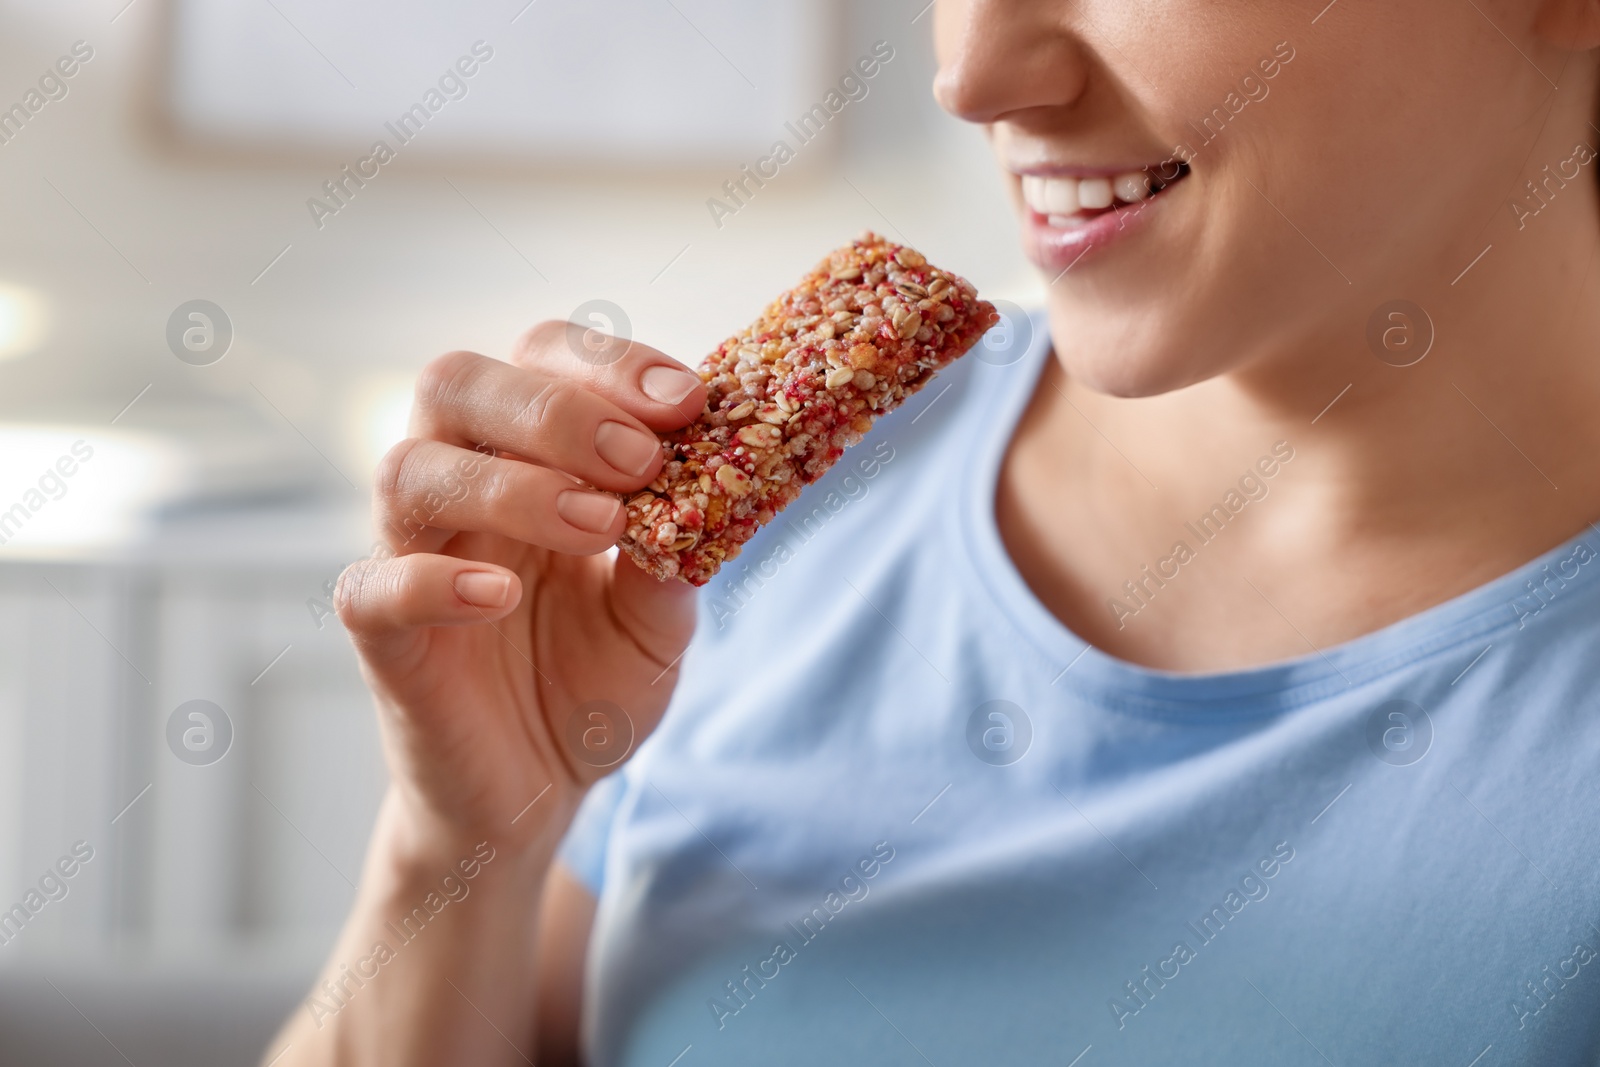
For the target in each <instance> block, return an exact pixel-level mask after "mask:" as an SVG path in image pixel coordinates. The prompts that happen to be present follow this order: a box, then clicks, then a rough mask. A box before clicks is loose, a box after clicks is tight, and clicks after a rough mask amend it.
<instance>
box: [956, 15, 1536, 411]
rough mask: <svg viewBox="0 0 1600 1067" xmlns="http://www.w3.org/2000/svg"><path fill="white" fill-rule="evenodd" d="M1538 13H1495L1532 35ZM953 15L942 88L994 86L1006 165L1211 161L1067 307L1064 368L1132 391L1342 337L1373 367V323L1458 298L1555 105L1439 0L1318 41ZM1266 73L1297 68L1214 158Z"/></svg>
mask: <svg viewBox="0 0 1600 1067" xmlns="http://www.w3.org/2000/svg"><path fill="white" fill-rule="evenodd" d="M1536 7H1537V5H1536V4H1535V3H1534V2H1533V0H1515V2H1513V3H1507V4H1502V5H1500V6H1499V8H1497V12H1498V14H1499V15H1500V16H1501V17H1502V18H1503V19H1504V20H1505V23H1506V24H1507V25H1511V26H1513V27H1515V26H1517V25H1527V24H1529V23H1531V22H1532V18H1533V11H1534V10H1535V9H1536ZM936 13H937V17H936V24H935V40H936V45H937V49H938V53H939V60H940V64H941V78H943V77H946V76H948V75H949V72H950V71H951V70H954V71H956V72H958V76H957V77H956V79H955V80H956V81H957V83H959V84H961V85H963V86H964V87H966V88H967V89H974V88H975V87H976V88H978V89H981V92H978V93H976V94H975V97H974V98H978V97H981V98H982V99H983V100H984V101H985V105H986V109H987V110H988V111H990V112H992V114H989V115H985V116H982V117H981V118H978V117H975V116H974V115H973V114H966V115H961V116H960V117H963V118H967V119H969V120H977V121H985V122H987V123H989V124H990V134H991V136H990V140H991V143H992V144H993V145H994V147H995V149H996V152H997V155H998V156H999V157H1000V159H1001V161H1002V165H1004V163H1005V162H1006V160H1007V158H1008V155H1010V154H1012V153H1013V152H1014V151H1015V150H1017V149H1019V148H1020V147H1021V146H1024V145H1027V146H1030V147H1032V148H1033V149H1034V150H1035V151H1036V152H1037V150H1038V146H1040V145H1043V146H1045V149H1046V151H1047V153H1048V155H1049V158H1051V159H1052V160H1059V161H1060V162H1063V163H1068V164H1070V163H1073V162H1077V163H1081V164H1084V165H1096V164H1110V163H1115V164H1125V163H1129V162H1136V161H1140V160H1143V161H1146V162H1147V163H1150V164H1155V163H1159V162H1160V161H1161V160H1163V159H1165V158H1167V157H1168V156H1169V155H1170V154H1171V153H1172V152H1173V149H1174V146H1176V145H1179V144H1186V145H1189V146H1192V147H1193V148H1194V151H1195V154H1194V159H1193V163H1192V171H1191V173H1190V174H1189V176H1188V177H1187V178H1185V179H1184V180H1183V181H1182V182H1181V183H1180V184H1179V185H1178V186H1176V187H1174V188H1173V189H1172V190H1171V191H1170V194H1166V195H1170V197H1171V198H1170V199H1169V200H1168V199H1164V198H1163V199H1158V200H1156V201H1154V202H1153V203H1152V205H1151V211H1150V215H1149V217H1148V218H1147V219H1144V220H1141V221H1142V222H1144V223H1146V225H1145V226H1144V227H1143V228H1142V232H1138V233H1136V234H1133V235H1131V239H1124V240H1121V241H1119V242H1117V243H1116V244H1115V245H1113V246H1111V247H1108V248H1106V249H1103V250H1092V251H1090V252H1089V253H1088V255H1087V256H1086V257H1085V259H1084V260H1083V262H1082V263H1081V264H1079V265H1078V266H1076V267H1075V268H1074V269H1073V270H1072V271H1071V272H1070V273H1069V274H1067V275H1066V276H1064V277H1061V278H1060V279H1059V280H1058V281H1056V282H1055V283H1053V284H1051V286H1050V289H1049V301H1048V307H1049V312H1050V319H1051V327H1052V334H1053V336H1054V337H1055V338H1056V339H1057V340H1058V346H1057V348H1058V351H1057V356H1058V358H1060V359H1061V360H1062V362H1063V364H1064V366H1065V368H1066V370H1067V371H1068V373H1069V375H1070V376H1071V377H1073V378H1075V379H1077V380H1079V381H1081V382H1083V383H1084V384H1086V385H1087V386H1089V387H1090V388H1093V389H1096V390H1098V391H1101V392H1105V393H1109V394H1112V395H1117V396H1148V395H1154V394H1157V393H1162V392H1166V391H1169V390H1172V389H1176V388H1180V387H1182V386H1185V385H1189V384H1193V383H1195V382H1198V381H1203V380H1205V379H1207V378H1211V377H1214V376H1216V375H1219V374H1224V373H1228V372H1231V371H1236V370H1239V369H1242V368H1245V367H1248V366H1251V365H1254V364H1259V363H1265V362H1274V361H1278V362H1281V361H1284V360H1288V361H1291V362H1292V360H1293V359H1294V358H1295V356H1296V355H1297V354H1299V353H1303V352H1305V351H1306V350H1308V349H1311V350H1317V349H1318V346H1319V345H1323V346H1324V348H1325V339H1326V338H1328V337H1330V336H1345V335H1348V336H1349V337H1351V338H1353V339H1354V340H1353V341H1352V345H1351V347H1352V350H1353V351H1356V350H1361V349H1362V348H1363V345H1362V341H1361V338H1362V336H1363V334H1362V331H1363V329H1364V324H1365V320H1366V317H1367V315H1368V313H1369V312H1370V311H1371V309H1372V307H1373V306H1375V304H1376V303H1377V302H1381V301H1382V300H1383V299H1388V298H1391V297H1392V296H1393V295H1394V294H1395V293H1398V292H1410V291H1411V290H1413V289H1415V288H1416V287H1417V282H1418V280H1419V279H1428V280H1430V281H1431V280H1437V279H1435V276H1436V275H1438V274H1439V273H1440V271H1441V270H1442V269H1443V268H1442V267H1441V266H1440V264H1441V262H1448V263H1454V262H1456V260H1457V258H1459V255H1460V252H1461V251H1462V249H1463V247H1464V246H1463V241H1464V240H1466V238H1464V237H1463V235H1462V230H1463V227H1462V224H1461V220H1462V219H1464V218H1473V219H1480V218H1484V217H1487V216H1488V215H1489V214H1490V213H1491V212H1492V211H1493V210H1494V209H1495V208H1496V207H1499V206H1501V205H1502V203H1503V201H1504V199H1505V190H1506V188H1507V186H1508V184H1509V183H1510V180H1511V179H1512V178H1513V177H1514V176H1515V175H1516V174H1517V173H1518V169H1519V167H1520V165H1521V162H1522V160H1523V159H1524V158H1525V157H1526V155H1527V152H1528V148H1529V146H1530V144H1531V136H1532V135H1531V134H1529V133H1527V132H1526V129H1527V126H1528V123H1527V118H1528V116H1529V115H1530V114H1532V113H1533V112H1535V111H1536V110H1537V108H1538V106H1539V102H1540V100H1541V99H1543V98H1544V97H1545V96H1546V95H1547V94H1548V92H1549V85H1548V83H1547V82H1545V81H1544V80H1543V78H1542V77H1541V76H1540V75H1539V73H1538V72H1536V71H1535V70H1534V69H1533V68H1532V67H1530V66H1529V65H1528V64H1527V63H1525V62H1524V60H1523V59H1522V58H1521V57H1519V55H1518V54H1517V52H1516V51H1515V50H1514V49H1512V48H1509V47H1507V46H1506V41H1505V40H1504V38H1502V37H1500V35H1499V34H1498V33H1496V32H1494V31H1493V30H1492V29H1491V28H1489V27H1481V29H1482V31H1483V32H1478V30H1479V28H1476V27H1472V26H1471V25H1470V22H1468V23H1465V24H1463V25H1462V26H1460V27H1458V28H1459V29H1460V30H1461V32H1460V33H1455V34H1441V33H1439V32H1438V31H1439V28H1440V27H1439V20H1440V19H1441V18H1444V17H1446V16H1445V14H1444V13H1443V12H1442V11H1441V9H1440V7H1439V5H1437V4H1434V3H1430V2H1428V0H1399V2H1397V3H1394V4H1385V5H1376V4H1346V5H1340V6H1339V7H1338V8H1335V9H1333V10H1332V11H1330V12H1329V13H1327V15H1326V16H1325V18H1324V19H1323V20H1321V22H1319V24H1318V25H1316V26H1311V25H1310V24H1309V21H1308V20H1307V19H1306V18H1304V17H1302V16H1303V12H1300V11H1298V10H1294V11H1291V10H1290V9H1287V8H1282V7H1278V6H1275V5H1263V4H1258V3H1253V2H1249V0H1176V2H1173V3H1168V4H1164V5H1162V6H1161V7H1160V10H1159V12H1156V11H1155V10H1154V9H1153V8H1151V7H1149V6H1148V5H1141V4H1127V3H1124V2H1122V0H1084V2H1082V3H1074V4H1058V5H1049V4H1038V3H1029V2H1027V0H941V2H940V4H939V5H938V7H937V9H936ZM1465 13H1466V15H1472V14H1473V13H1472V12H1471V11H1470V10H1466V12H1465ZM1452 17H1453V16H1452ZM1473 17H1477V16H1473ZM1519 20H1520V21H1519ZM1479 21H1481V19H1480V20H1479ZM1469 31H1470V32H1469ZM1514 36H1515V34H1514ZM1524 37H1526V38H1527V39H1526V40H1524V41H1523V42H1522V45H1521V47H1522V48H1523V50H1524V51H1529V50H1530V49H1534V48H1536V46H1537V42H1536V41H1535V40H1534V39H1533V38H1532V37H1531V36H1530V35H1528V34H1527V33H1526V32H1525V31H1524ZM1283 42H1288V44H1287V46H1284V44H1283ZM1290 54H1292V56H1293V58H1292V59H1290V60H1289V61H1288V62H1282V61H1281V60H1282V57H1283V56H1287V55H1290ZM1536 58H1537V57H1536ZM1262 60H1275V61H1277V63H1278V71H1277V74H1276V76H1275V77H1274V78H1273V79H1272V80H1271V82H1270V89H1271V92H1270V95H1268V96H1267V97H1265V98H1263V99H1261V100H1259V101H1256V102H1253V103H1250V104H1249V105H1248V106H1246V107H1244V108H1243V109H1242V110H1241V111H1240V112H1239V113H1238V114H1237V115H1232V116H1231V117H1230V119H1229V121H1228V123H1227V125H1226V127H1225V128H1224V130H1223V131H1222V132H1221V133H1220V134H1218V135H1216V136H1215V138H1214V139H1213V140H1211V141H1210V142H1209V143H1207V142H1206V141H1205V140H1204V138H1203V137H1202V136H1201V134H1200V133H1199V132H1197V127H1198V125H1199V123H1200V121H1201V120H1202V119H1203V118H1204V117H1205V116H1207V115H1209V114H1212V112H1213V109H1218V108H1220V109H1221V110H1222V111H1223V113H1224V114H1228V109H1227V108H1226V107H1225V106H1224V101H1225V100H1227V98H1228V94H1230V93H1235V94H1237V93H1238V87H1239V85H1240V81H1241V79H1242V78H1245V77H1247V76H1255V77H1256V78H1257V79H1259V78H1260V77H1261V74H1260V72H1261V67H1260V63H1261V61H1262ZM1546 61H1547V63H1548V62H1549V60H1548V57H1546ZM941 102H946V101H945V100H944V98H943V97H941ZM946 106H947V109H948V106H949V105H948V103H947V105H946ZM1463 161H1471V162H1472V165H1471V166H1466V165H1462V163H1463ZM1005 180H1006V181H1007V182H1009V183H1011V184H1012V185H1013V186H1015V181H1016V180H1015V178H1014V177H1013V176H1011V175H1009V174H1007V175H1006V176H1005ZM1013 200H1014V202H1016V203H1017V206H1018V210H1019V214H1021V212H1022V209H1021V204H1020V199H1019V198H1018V197H1017V196H1016V190H1015V188H1013ZM1469 229H1470V227H1469ZM1468 243H1470V241H1468ZM1470 255H1471V253H1470V251H1468V252H1467V258H1470ZM1330 261H1331V262H1330ZM1049 273H1050V274H1052V275H1053V274H1055V273H1056V271H1050V272H1049ZM1046 280H1049V279H1048V278H1047V279H1046ZM1448 280H1449V279H1448V277H1447V276H1446V277H1444V278H1443V281H1445V282H1447V281H1448Z"/></svg>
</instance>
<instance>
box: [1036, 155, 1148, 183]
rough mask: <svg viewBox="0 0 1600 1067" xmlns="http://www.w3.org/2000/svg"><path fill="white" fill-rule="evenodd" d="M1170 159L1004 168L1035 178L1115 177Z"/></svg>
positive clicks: (1042, 164) (1044, 164) (1146, 169)
mask: <svg viewBox="0 0 1600 1067" xmlns="http://www.w3.org/2000/svg"><path fill="white" fill-rule="evenodd" d="M1170 159H1171V157H1170V156H1168V157H1166V158H1164V159H1153V160H1151V159H1147V160H1144V161H1143V162H1140V163H1124V164H1111V165H1110V166H1094V167H1091V166H1085V165H1082V164H1077V163H1034V164H1029V165H1027V166H1007V167H1006V169H1007V170H1009V171H1010V172H1011V173H1012V174H1015V175H1016V176H1017V177H1019V178H1020V177H1023V176H1025V175H1031V176H1033V177H1037V178H1115V177H1117V176H1118V175H1119V174H1134V173H1137V172H1139V171H1154V170H1156V169H1157V168H1158V167H1160V166H1161V165H1162V164H1164V163H1167V162H1169V161H1170Z"/></svg>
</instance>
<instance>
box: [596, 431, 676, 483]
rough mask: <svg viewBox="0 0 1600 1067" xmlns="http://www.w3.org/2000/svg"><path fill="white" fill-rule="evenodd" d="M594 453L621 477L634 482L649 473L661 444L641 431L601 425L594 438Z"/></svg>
mask: <svg viewBox="0 0 1600 1067" xmlns="http://www.w3.org/2000/svg"><path fill="white" fill-rule="evenodd" d="M594 450H595V451H596V452H598V453H600V458H601V459H603V460H605V461H606V462H607V463H609V464H611V465H612V466H613V467H615V468H617V470H619V471H621V472H622V473H623V474H626V475H628V476H629V477H631V478H637V477H638V476H639V475H641V474H643V473H644V472H645V471H646V470H648V469H649V467H650V464H651V462H653V461H654V460H655V457H656V453H658V452H660V451H661V442H660V441H658V440H656V439H655V437H654V436H653V435H651V434H647V433H645V432H644V431H643V430H635V429H634V428H633V427H632V426H624V425H623V424H622V423H620V422H602V423H601V424H600V428H599V429H598V430H596V431H595V434H594Z"/></svg>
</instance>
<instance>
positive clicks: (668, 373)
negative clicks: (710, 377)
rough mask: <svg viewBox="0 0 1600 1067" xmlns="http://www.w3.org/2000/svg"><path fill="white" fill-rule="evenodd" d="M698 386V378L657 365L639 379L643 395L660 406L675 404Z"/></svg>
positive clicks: (686, 372)
mask: <svg viewBox="0 0 1600 1067" xmlns="http://www.w3.org/2000/svg"><path fill="white" fill-rule="evenodd" d="M699 384H700V377H699V376H698V375H696V374H692V373H690V372H689V371H686V370H679V369H677V368H676V367H665V366H662V365H661V364H659V363H657V364H656V365H655V366H653V367H651V368H649V369H648V370H646V371H645V372H644V374H643V375H641V376H640V378H639V388H641V389H643V390H644V395H645V396H647V397H649V398H650V399H651V400H655V401H658V402H660V403H662V404H676V403H678V402H679V401H680V400H682V399H683V398H684V397H686V396H688V395H689V394H690V393H692V392H694V387H695V386H697V385H699Z"/></svg>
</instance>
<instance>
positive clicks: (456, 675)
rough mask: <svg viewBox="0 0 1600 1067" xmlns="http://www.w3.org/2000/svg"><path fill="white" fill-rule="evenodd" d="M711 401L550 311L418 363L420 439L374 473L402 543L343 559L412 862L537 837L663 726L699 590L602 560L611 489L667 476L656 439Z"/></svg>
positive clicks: (630, 347)
mask: <svg viewBox="0 0 1600 1067" xmlns="http://www.w3.org/2000/svg"><path fill="white" fill-rule="evenodd" d="M704 402H705V387H704V385H703V384H702V383H701V382H700V380H699V378H698V377H697V376H696V375H695V374H694V373H693V372H691V371H689V370H688V369H686V368H684V367H683V366H682V365H681V364H679V363H677V362H675V361H673V360H672V359H670V358H669V357H667V356H665V355H663V354H662V353H660V352H658V351H656V350H654V349H652V348H647V347H645V346H643V345H639V344H631V343H629V342H627V341H623V340H619V339H615V338H610V337H602V335H600V334H598V333H596V332H593V331H589V332H585V331H584V330H583V328H582V327H578V326H574V325H571V324H568V323H561V322H550V323H544V324H542V325H540V326H536V327H534V328H533V329H532V330H530V331H529V332H528V333H527V334H526V335H524V336H523V338H522V339H521V341H520V342H519V343H518V345H517V346H516V350H515V351H514V352H513V353H512V356H511V361H510V362H509V363H506V362H500V361H498V360H493V359H488V358H486V357H484V356H480V355H476V354H474V353H470V352H452V353H449V354H448V355H445V356H441V357H439V358H438V359H436V360H434V361H433V362H432V363H430V364H429V365H428V367H427V368H426V369H425V370H424V371H423V374H422V377H421V379H420V381H419V383H418V385H417V392H416V402H415V406H414V408H413V411H412V420H411V433H412V435H413V436H412V437H411V438H410V439H408V440H406V441H404V442H402V443H400V444H399V445H396V446H395V447H394V449H392V450H391V451H390V453H389V454H388V456H387V457H385V459H384V461H383V463H382V465H381V466H380V468H379V470H378V473H377V476H376V487H375V496H376V513H377V516H376V517H377V522H378V526H379V530H380V534H381V536H382V538H383V539H384V541H385V543H386V544H387V545H388V547H389V548H391V549H393V550H394V553H395V555H394V556H393V557H392V558H388V559H383V560H377V559H373V560H366V561H363V562H361V563H357V564H354V565H352V566H351V567H350V568H348V569H347V570H346V571H345V573H344V574H343V575H342V576H341V578H340V581H339V588H338V592H337V597H336V601H337V606H338V610H339V617H340V619H341V620H342V621H343V622H344V624H345V626H346V628H347V629H348V630H349V632H350V634H351V637H352V639H353V640H354V642H355V645H356V648H357V650H358V651H359V653H360V655H361V660H362V669H363V672H364V674H365V675H366V678H367V681H368V683H369V684H370V685H371V687H372V689H373V692H374V693H375V694H376V697H377V703H378V712H379V720H380V725H381V728H382V733H383V740H384V745H385V749H386V755H387V759H388V764H389V770H390V774H391V776H392V779H393V790H392V792H393V795H392V797H391V801H392V802H393V803H394V804H396V805H397V806H398V808H399V810H400V818H401V821H402V823H403V827H402V837H403V838H410V839H411V840H410V841H409V842H407V844H409V846H410V847H414V848H415V849H417V850H418V851H419V853H422V854H432V853H435V852H438V851H439V850H440V849H441V848H452V847H455V846H456V845H457V844H458V843H460V842H477V841H482V840H485V839H488V840H491V841H495V842H497V843H504V844H506V845H509V846H511V847H512V848H513V849H515V848H516V847H518V846H519V845H522V844H526V843H528V842H531V841H533V840H535V839H536V838H548V837H549V836H550V834H551V833H552V832H559V830H560V829H561V828H564V827H565V825H566V822H567V819H568V818H569V817H570V814H571V811H572V809H573V808H574V807H575V805H576V803H577V801H578V799H579V798H580V797H581V795H582V793H583V791H584V789H586V788H587V786H588V785H589V784H590V783H592V782H593V781H594V780H596V779H597V778H599V777H601V776H602V775H604V774H605V773H606V770H607V766H608V765H609V764H612V763H615V762H617V761H618V760H620V758H621V757H622V755H624V754H625V747H624V746H625V739H626V737H627V735H628V734H629V733H630V732H631V735H632V744H633V745H637V743H638V741H639V740H641V739H642V738H643V737H644V735H646V734H647V733H648V732H649V731H650V730H651V729H652V728H653V727H654V726H655V723H656V722H657V720H658V719H659V717H660V715H661V712H662V710H663V709H664V708H665V706H666V704H667V699H668V696H669V695H670V694H671V692H672V687H673V684H674V682H675V680H676V677H677V670H676V665H677V662H678V658H679V657H680V656H681V655H682V653H683V650H684V647H685V646H686V645H687V643H688V641H689V636H690V634H691V632H692V630H693V627H694V603H693V590H692V589H690V588H689V587H688V586H686V585H684V584H682V583H679V582H665V583H663V582H658V581H656V580H655V579H653V578H651V577H649V576H647V575H646V574H644V573H643V572H642V571H640V570H639V569H638V568H636V567H635V566H634V565H633V564H632V563H631V562H630V561H629V560H628V559H627V558H626V557H625V556H622V555H621V554H618V555H617V556H616V557H615V559H609V558H607V557H606V556H604V555H601V554H600V553H602V552H604V550H605V549H606V548H608V547H610V546H611V545H612V544H614V543H615V542H616V540H617V538H618V537H619V536H620V535H621V533H622V530H623V525H624V510H623V508H622V506H621V503H620V501H619V500H618V498H617V496H616V495H614V494H617V493H628V492H631V491H634V490H638V489H640V488H642V487H643V486H645V485H647V484H648V483H649V482H650V481H651V480H652V479H653V478H655V477H656V475H657V473H659V471H660V468H661V464H662V457H661V448H660V446H659V443H658V440H657V438H656V435H655V433H654V432H652V431H656V430H668V429H674V428H676V427H679V426H682V425H685V424H686V423H688V422H689V421H690V420H691V419H692V418H693V417H694V416H695V415H697V414H698V413H699V412H700V410H701V408H702V406H703V404H704ZM584 483H587V484H586V485H585V484H584ZM589 487H593V488H589ZM596 490H601V491H596ZM590 702H604V703H594V704H591V703H590ZM585 705H589V706H588V707H585ZM580 709H581V716H580ZM619 711H620V713H621V715H622V716H624V717H625V718H623V719H621V720H619V719H618V718H617V715H618V713H619ZM575 717H578V719H577V721H576V722H574V721H573V720H574V718H575ZM586 731H587V736H585V734H586ZM536 798H537V802H536V803H535V800H536ZM530 804H532V805H533V806H532V807H531V808H530V807H529V805H530ZM541 831H542V832H541Z"/></svg>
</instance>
